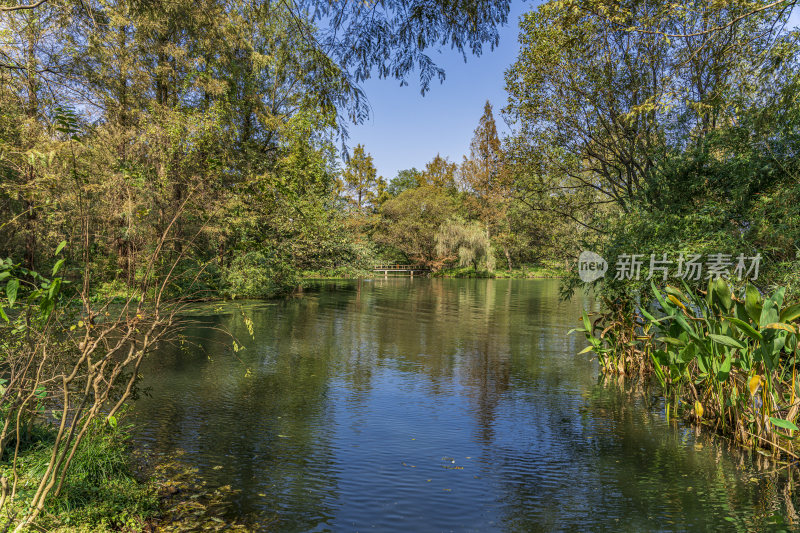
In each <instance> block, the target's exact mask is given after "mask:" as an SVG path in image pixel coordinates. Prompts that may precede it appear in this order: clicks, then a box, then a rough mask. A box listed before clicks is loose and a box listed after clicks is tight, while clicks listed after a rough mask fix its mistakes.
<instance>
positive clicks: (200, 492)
mask: <svg viewBox="0 0 800 533" xmlns="http://www.w3.org/2000/svg"><path fill="white" fill-rule="evenodd" d="M129 430H130V428H129V427H126V428H121V427H118V428H112V427H108V426H106V427H101V426H100V425H97V426H96V427H94V428H92V429H91V430H90V431H89V433H87V435H86V436H85V437H84V439H83V441H82V442H81V444H80V446H79V447H78V449H77V452H76V455H75V458H74V459H73V462H72V464H71V465H70V469H69V473H68V475H67V477H66V478H65V480H64V485H63V489H62V491H61V492H60V493H59V494H58V495H57V496H54V497H51V498H50V499H48V500H47V502H46V505H45V509H44V512H43V513H42V515H41V516H40V518H39V519H38V520H37V523H36V529H31V531H38V530H44V531H53V532H63V533H67V532H71V533H76V532H77V533H89V532H91V533H106V532H108V533H110V532H113V531H128V532H156V531H163V532H170V531H219V530H221V529H225V530H226V531H235V532H244V531H248V528H247V527H245V526H244V525H242V524H237V523H229V522H226V521H223V520H221V519H220V518H219V516H220V515H221V514H222V513H223V512H225V511H226V510H227V508H228V507H229V505H230V504H229V497H230V495H231V494H232V493H233V492H235V491H233V489H231V487H230V486H223V487H218V488H215V489H209V488H208V487H207V486H206V483H205V482H202V481H200V480H198V479H197V476H196V469H194V468H191V467H189V466H187V465H186V464H184V463H183V462H182V461H181V458H180V456H181V454H179V453H176V454H173V456H172V457H168V458H160V459H159V460H158V462H156V463H154V462H153V460H152V458H151V457H149V456H147V455H146V454H145V453H144V452H142V451H140V450H136V449H134V447H133V446H132V444H131V443H130V431H129ZM52 437H53V435H52V434H51V433H49V432H47V431H45V430H42V429H38V430H36V431H34V432H33V434H32V435H30V436H29V437H28V438H27V439H26V441H25V442H24V443H22V444H21V445H20V454H19V457H18V462H17V473H18V476H19V477H18V481H17V494H16V498H15V500H14V502H12V503H9V504H8V516H11V517H12V522H11V524H13V517H14V516H16V515H19V514H20V513H19V511H20V510H21V509H23V508H24V507H25V506H26V505H27V503H28V502H29V500H30V498H31V496H32V495H33V492H35V490H36V487H37V486H38V484H39V482H40V480H41V476H42V475H43V473H44V471H45V469H46V467H47V462H48V461H49V458H50V455H51V453H52V442H51V441H52ZM0 469H1V470H2V471H3V473H4V474H5V475H7V476H9V478H10V477H11V476H12V465H11V464H9V461H4V462H2V463H0ZM0 526H4V527H7V526H9V524H8V523H6V522H4V521H3V522H0Z"/></svg>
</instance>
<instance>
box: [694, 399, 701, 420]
mask: <svg viewBox="0 0 800 533" xmlns="http://www.w3.org/2000/svg"><path fill="white" fill-rule="evenodd" d="M694 412H695V414H696V415H697V418H703V406H702V405H701V404H700V402H699V401H697V400H695V401H694Z"/></svg>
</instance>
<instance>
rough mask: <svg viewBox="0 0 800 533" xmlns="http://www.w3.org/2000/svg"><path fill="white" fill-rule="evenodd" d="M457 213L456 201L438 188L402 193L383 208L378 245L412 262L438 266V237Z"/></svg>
mask: <svg viewBox="0 0 800 533" xmlns="http://www.w3.org/2000/svg"><path fill="white" fill-rule="evenodd" d="M456 209H457V206H456V203H455V200H454V198H453V197H452V196H450V195H449V194H447V192H446V191H444V190H442V189H441V188H439V187H433V186H430V185H424V186H421V187H417V188H414V189H409V190H406V191H403V192H402V193H400V194H399V195H398V196H397V197H395V198H392V199H390V200H387V201H386V203H384V204H383V205H382V206H381V211H380V212H381V219H382V220H381V223H380V224H379V225H378V228H377V229H376V231H375V235H374V238H375V241H376V242H377V243H379V244H382V245H384V246H387V247H389V248H391V249H393V250H396V251H398V252H400V253H401V254H403V255H404V256H405V257H406V258H407V259H408V260H409V261H412V262H415V263H423V264H426V265H431V266H439V265H441V259H440V257H439V254H438V253H437V251H436V233H437V231H439V228H440V227H441V225H442V224H443V223H444V222H445V221H447V220H449V219H450V218H451V217H452V216H453V215H455V213H456Z"/></svg>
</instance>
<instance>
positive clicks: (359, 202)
mask: <svg viewBox="0 0 800 533" xmlns="http://www.w3.org/2000/svg"><path fill="white" fill-rule="evenodd" d="M377 176H378V172H377V171H376V170H375V165H374V164H373V163H372V156H371V155H369V153H367V152H366V151H365V150H364V146H363V145H361V144H359V145H357V146H356V147H355V149H354V150H353V155H352V156H351V157H350V159H349V161H348V162H347V166H346V167H345V169H344V172H343V173H342V180H343V186H344V189H345V190H346V191H347V193H348V194H349V195H350V196H351V198H352V199H353V201H354V202H355V205H356V208H357V209H358V210H359V211H361V210H363V209H364V207H366V205H369V204H372V203H374V201H375V199H376V197H377V189H378V184H379V181H378V177H377Z"/></svg>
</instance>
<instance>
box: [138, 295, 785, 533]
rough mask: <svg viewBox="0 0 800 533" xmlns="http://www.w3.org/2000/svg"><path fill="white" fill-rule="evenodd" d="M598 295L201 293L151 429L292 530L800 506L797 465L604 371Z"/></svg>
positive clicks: (157, 359) (172, 351)
mask: <svg viewBox="0 0 800 533" xmlns="http://www.w3.org/2000/svg"><path fill="white" fill-rule="evenodd" d="M589 305H591V302H590V301H589V300H588V299H582V298H577V299H574V300H573V301H570V302H560V301H559V300H558V291H557V282H555V281H549V280H426V279H414V280H413V281H412V280H408V279H388V280H382V279H381V280H375V281H363V282H337V283H329V284H325V285H323V286H321V287H319V289H318V290H316V291H309V292H306V293H305V294H303V295H302V297H300V298H295V299H291V300H287V301H280V302H266V303H265V302H255V303H254V302H247V303H243V304H225V305H221V306H220V305H208V306H198V308H197V309H196V312H197V315H198V316H197V317H196V320H198V321H200V322H202V325H203V327H195V328H192V329H191V330H189V331H187V335H188V339H187V341H191V342H187V343H185V344H184V345H183V346H181V345H180V344H179V345H176V346H165V347H163V348H162V349H161V350H160V351H159V352H158V353H156V354H154V356H153V357H152V358H151V359H150V360H149V361H148V365H149V367H148V368H147V369H146V370H145V372H144V373H145V375H146V376H148V377H147V383H146V385H147V386H148V387H149V389H150V391H151V393H150V396H148V397H143V398H141V399H140V400H139V401H138V402H137V404H136V407H135V413H134V415H135V416H136V417H137V418H138V424H137V426H138V427H139V428H140V429H139V434H138V435H137V439H138V441H139V442H140V443H142V445H143V446H146V447H148V448H150V449H151V450H152V451H154V452H155V453H157V454H167V453H170V452H172V451H174V450H185V452H186V454H185V455H184V459H185V460H186V461H188V462H190V463H191V464H192V465H194V466H196V467H198V468H199V473H198V475H199V476H201V477H202V478H203V479H205V480H207V481H208V482H209V483H210V484H212V485H214V484H216V485H226V484H229V485H231V486H233V487H235V488H237V489H241V491H240V492H238V493H236V494H234V495H232V496H231V498H232V501H233V504H234V506H233V508H232V511H231V512H232V513H234V514H236V516H237V517H248V518H249V519H252V520H253V521H272V523H271V527H272V528H273V529H279V530H281V531H311V530H320V531H321V530H360V529H366V528H377V529H380V530H401V531H408V530H419V531H431V530H435V531H438V530H458V531H487V530H508V531H536V530H551V529H557V530H571V529H583V530H585V529H591V530H597V529H611V530H619V529H626V530H641V529H666V530H687V529H711V528H717V529H718V528H721V527H722V528H728V529H732V528H733V529H735V528H740V529H745V530H749V529H753V528H759V527H767V526H768V524H769V522H770V521H774V520H775V519H774V518H773V515H774V514H775V513H776V512H778V514H779V515H780V518H781V519H786V520H790V519H791V518H792V514H793V511H792V509H791V502H792V499H793V494H791V493H789V492H786V493H784V492H785V491H788V489H786V488H785V487H788V485H787V484H786V483H784V482H783V481H782V479H783V478H784V477H785V476H783V475H782V474H772V475H769V476H767V475H764V474H763V473H759V471H758V470H757V469H756V468H755V466H754V465H752V464H750V462H749V461H744V463H742V464H740V462H741V461H742V460H741V456H740V455H738V454H731V453H729V452H728V451H726V450H724V449H723V448H722V447H720V446H717V445H715V444H713V443H711V442H706V441H705V440H704V439H703V438H700V439H697V438H696V437H695V436H694V435H693V434H691V433H690V432H688V431H686V430H681V429H678V428H676V427H670V426H668V425H667V424H666V422H665V421H664V420H663V418H662V417H661V416H659V415H658V413H659V406H658V404H657V403H653V402H651V401H650V400H649V399H648V398H647V397H646V396H644V395H643V394H641V391H638V392H637V391H635V390H632V389H631V387H632V386H631V385H630V384H626V383H616V382H611V383H602V382H601V383H598V378H597V367H596V364H594V363H591V362H589V361H588V360H587V357H586V355H577V352H579V351H580V350H581V349H582V348H583V342H582V340H581V339H580V338H579V337H577V336H574V335H572V336H568V335H566V332H567V331H568V330H569V329H571V328H573V327H575V325H576V324H577V323H578V318H579V316H580V310H581V308H582V307H584V306H589ZM243 317H249V319H251V320H252V324H253V327H254V338H252V339H251V338H250V337H249V334H248V329H247V326H246V321H245V320H244V318H243ZM223 330H224V331H229V332H230V333H231V334H232V335H233V336H234V337H235V338H236V339H237V340H239V341H240V342H242V343H243V344H244V345H245V347H246V349H245V350H244V351H240V352H238V353H234V352H233V350H232V349H231V346H232V343H231V338H230V336H228V335H227V334H226V333H223ZM645 402H647V403H645ZM751 478H753V479H755V480H756V481H751ZM787 502H788V506H787Z"/></svg>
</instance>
